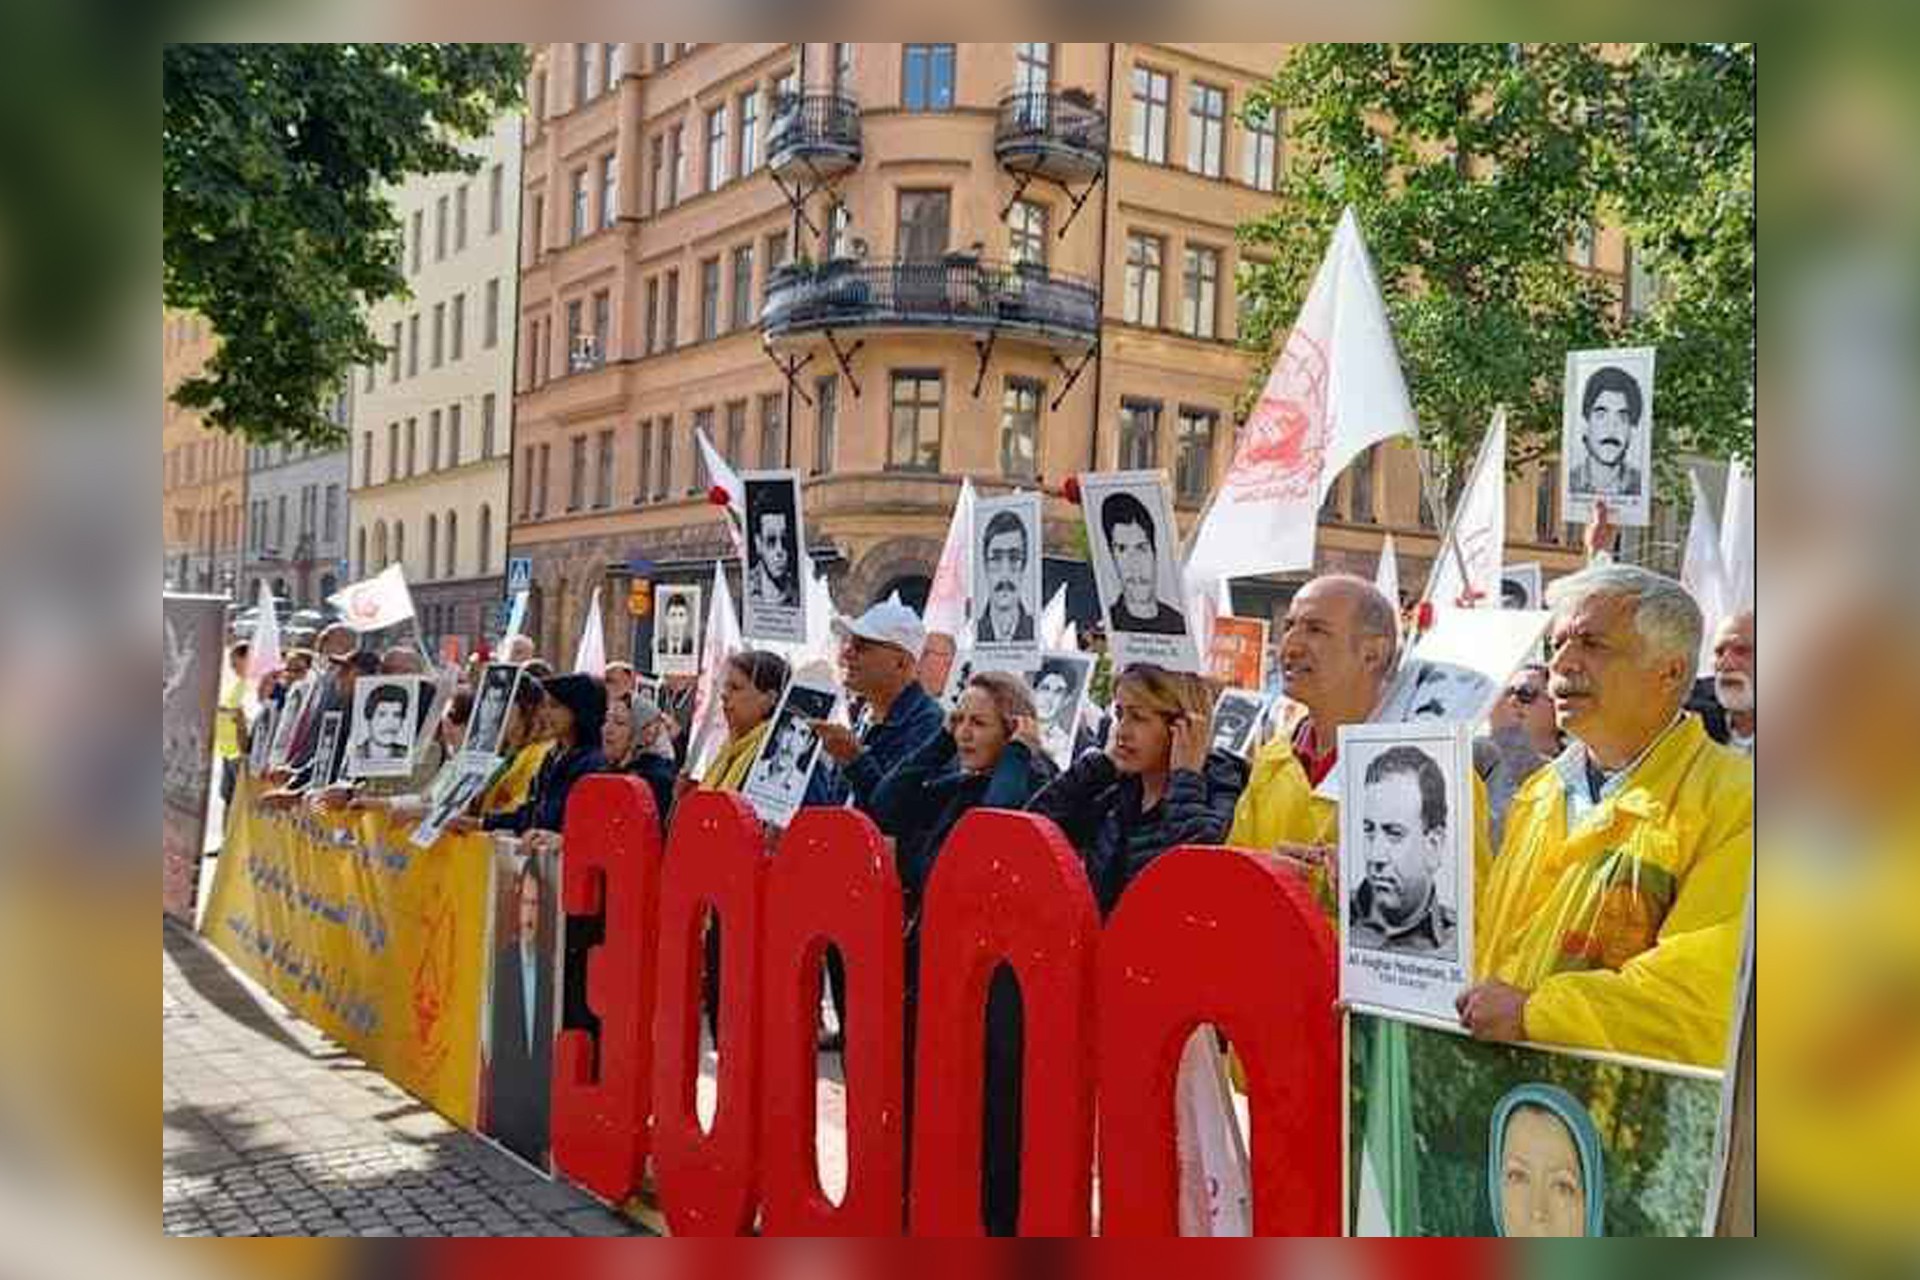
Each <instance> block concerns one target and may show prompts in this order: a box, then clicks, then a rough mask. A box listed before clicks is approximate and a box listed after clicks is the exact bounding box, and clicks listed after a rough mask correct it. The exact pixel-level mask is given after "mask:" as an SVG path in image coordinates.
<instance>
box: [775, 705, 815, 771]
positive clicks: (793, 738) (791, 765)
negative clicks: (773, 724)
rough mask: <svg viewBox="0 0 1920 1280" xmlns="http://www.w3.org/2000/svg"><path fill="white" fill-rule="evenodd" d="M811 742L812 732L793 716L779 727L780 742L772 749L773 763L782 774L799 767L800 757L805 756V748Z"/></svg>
mask: <svg viewBox="0 0 1920 1280" xmlns="http://www.w3.org/2000/svg"><path fill="white" fill-rule="evenodd" d="M812 741H813V730H811V729H809V728H807V726H806V722H805V721H803V720H801V719H800V717H798V716H793V717H791V718H789V719H788V720H787V722H786V723H785V724H783V725H781V726H780V741H779V742H778V743H777V744H776V745H775V747H774V755H773V762H774V764H775V766H776V767H778V768H779V769H780V770H781V771H782V772H789V771H791V770H793V769H797V768H799V767H800V757H801V756H803V755H805V754H806V750H807V746H808V744H809V743H811V742H812Z"/></svg>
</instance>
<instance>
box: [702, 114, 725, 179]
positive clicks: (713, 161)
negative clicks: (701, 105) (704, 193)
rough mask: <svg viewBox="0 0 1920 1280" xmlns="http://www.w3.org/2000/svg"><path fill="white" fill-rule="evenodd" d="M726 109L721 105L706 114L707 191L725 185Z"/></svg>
mask: <svg viewBox="0 0 1920 1280" xmlns="http://www.w3.org/2000/svg"><path fill="white" fill-rule="evenodd" d="M728 177H729V175H728V173H727V108H726V105H725V104H724V103H723V104H721V105H720V106H717V107H715V108H714V109H713V110H711V111H709V112H707V190H709V191H715V190H718V189H719V188H720V187H723V186H725V185H726V183H727V179H728Z"/></svg>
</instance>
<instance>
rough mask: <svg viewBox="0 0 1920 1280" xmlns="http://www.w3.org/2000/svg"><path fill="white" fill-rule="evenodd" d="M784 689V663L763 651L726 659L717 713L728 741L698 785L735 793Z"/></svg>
mask: <svg viewBox="0 0 1920 1280" xmlns="http://www.w3.org/2000/svg"><path fill="white" fill-rule="evenodd" d="M786 687H787V662H786V659H784V658H782V657H781V656H780V655H779V654H777V653H769V652H767V651H766V650H765V649H748V650H746V651H745V652H742V653H736V654H734V655H733V656H732V657H730V658H728V659H727V674H726V679H725V681H724V682H723V684H722V685H721V689H720V714H721V716H722V717H724V718H725V720H726V722H727V741H726V744H725V745H724V746H722V747H721V748H720V754H719V755H717V756H715V757H714V759H713V763H712V764H710V765H708V766H707V771H706V772H705V773H704V774H702V775H701V776H700V785H701V786H703V787H708V788H711V789H712V790H715V791H738V790H740V788H741V787H742V786H743V785H744V784H745V783H746V780H747V770H748V769H750V768H752V767H753V758H754V757H755V756H757V755H759V754H760V744H761V743H762V742H763V741H765V740H766V736H767V726H768V724H769V723H770V722H771V718H772V716H773V709H774V708H775V707H777V706H779V705H780V695H781V693H782V692H784V691H785V690H786Z"/></svg>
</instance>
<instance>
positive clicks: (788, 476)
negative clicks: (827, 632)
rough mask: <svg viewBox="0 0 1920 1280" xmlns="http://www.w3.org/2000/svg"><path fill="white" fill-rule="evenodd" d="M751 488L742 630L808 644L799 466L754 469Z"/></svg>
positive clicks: (748, 478)
mask: <svg viewBox="0 0 1920 1280" xmlns="http://www.w3.org/2000/svg"><path fill="white" fill-rule="evenodd" d="M740 481H741V484H742V486H743V487H744V488H745V490H746V504H747V530H746V567H745V570H744V576H743V585H742V590H741V605H742V613H741V617H742V621H741V626H740V633H741V635H743V636H745V637H746V638H747V639H749V640H760V641H771V642H773V643H775V644H805V643H806V641H807V611H806V598H805V592H804V591H803V590H802V587H801V583H802V578H801V563H800V558H801V557H802V556H804V555H805V554H806V547H807V542H806V530H805V528H804V527H803V526H802V518H801V512H800V474H799V472H797V471H749V472H746V473H745V474H744V475H742V476H741V477H740Z"/></svg>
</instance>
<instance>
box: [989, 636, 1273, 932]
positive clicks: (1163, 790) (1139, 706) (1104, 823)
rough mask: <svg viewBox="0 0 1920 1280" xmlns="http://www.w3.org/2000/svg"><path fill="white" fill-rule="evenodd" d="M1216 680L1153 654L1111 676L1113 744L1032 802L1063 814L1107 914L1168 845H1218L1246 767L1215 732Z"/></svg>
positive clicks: (1057, 817)
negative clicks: (1162, 662)
mask: <svg viewBox="0 0 1920 1280" xmlns="http://www.w3.org/2000/svg"><path fill="white" fill-rule="evenodd" d="M1213 692H1214V691H1213V684H1212V682H1211V681H1209V680H1208V679H1207V678H1206V677H1204V676H1198V675H1193V674H1191V673H1188V672H1184V671H1168V670H1166V669H1164V668H1162V667H1156V666H1152V665H1150V664H1147V663H1136V664H1135V665H1133V666H1131V667H1128V668H1127V669H1126V670H1125V671H1123V672H1122V673H1121V674H1120V677H1119V679H1117V680H1115V681H1114V686H1113V727H1112V730H1111V731H1110V734H1109V738H1108V743H1107V749H1106V750H1105V751H1092V752H1088V753H1087V754H1086V755H1084V756H1081V757H1080V758H1079V759H1078V760H1076V761H1074V764H1073V767H1072V768H1071V769H1069V770H1067V771H1066V772H1065V773H1063V774H1061V775H1060V777H1059V778H1058V779H1056V780H1055V781H1054V782H1053V784H1052V785H1051V786H1049V787H1048V788H1047V789H1046V790H1044V791H1042V792H1041V793H1040V794H1039V795H1037V796H1035V797H1034V798H1033V801H1032V803H1031V804H1029V805H1028V806H1027V808H1028V809H1029V810H1030V811H1032V812H1034V813H1038V814H1042V815H1044V816H1045V817H1048V818H1051V819H1053V821H1054V822H1056V823H1058V824H1059V826H1060V829H1061V830H1062V831H1063V832H1065V833H1066V837H1067V839H1068V840H1069V841H1071V842H1072V844H1073V847H1074V849H1075V851H1077V852H1078V853H1079V855H1080V860H1081V862H1082V864H1083V865H1084V866H1085V867H1086V869H1087V879H1088V881H1089V882H1090V883H1091V884H1092V886H1093V894H1094V898H1095V899H1096V900H1097V901H1098V902H1099V904H1100V915H1101V917H1102V918H1103V919H1104V918H1105V917H1106V916H1107V915H1109V914H1111V913H1112V911H1113V908H1114V907H1115V905H1117V904H1118V903H1119V901H1120V895H1121V894H1122V893H1124V892H1126V888H1127V886H1128V885H1130V884H1132V883H1133V878H1134V877H1135V876H1137V875H1139V874H1140V873H1141V872H1142V871H1143V870H1145V869H1146V867H1147V865H1148V864H1149V863H1151V862H1152V861H1153V860H1154V859H1155V858H1157V857H1159V856H1160V855H1161V854H1163V853H1165V852H1166V851H1167V850H1169V849H1172V848H1175V847H1176V846H1179V845H1183V844H1220V843H1221V842H1223V841H1224V840H1225V839H1226V838H1227V831H1228V829H1229V828H1231V827H1232V826H1233V807H1234V805H1235V803H1236V802H1238V800H1239V799H1240V792H1241V790H1242V788H1244V787H1245V786H1246V784H1247V766H1246V764H1245V762H1244V761H1241V760H1238V759H1236V758H1234V757H1233V756H1231V755H1228V754H1227V753H1226V752H1224V751H1212V750H1209V744H1210V743H1211V741H1212V723H1213Z"/></svg>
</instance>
